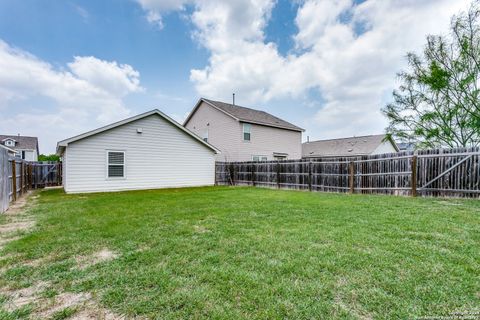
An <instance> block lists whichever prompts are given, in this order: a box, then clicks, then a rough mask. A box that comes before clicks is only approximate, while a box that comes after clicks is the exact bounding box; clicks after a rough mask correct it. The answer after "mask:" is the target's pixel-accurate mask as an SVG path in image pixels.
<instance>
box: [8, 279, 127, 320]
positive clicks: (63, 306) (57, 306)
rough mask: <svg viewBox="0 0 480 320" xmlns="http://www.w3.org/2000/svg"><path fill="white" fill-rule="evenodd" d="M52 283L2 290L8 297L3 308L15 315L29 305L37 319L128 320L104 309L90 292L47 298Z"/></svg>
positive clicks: (62, 294) (68, 293) (64, 293)
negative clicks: (47, 291) (65, 316)
mask: <svg viewBox="0 0 480 320" xmlns="http://www.w3.org/2000/svg"><path fill="white" fill-rule="evenodd" d="M49 286H50V284H49V283H48V282H38V283H37V284H35V285H34V286H31V287H28V288H21V289H17V290H15V289H9V288H3V289H0V294H1V295H2V296H4V297H5V298H6V301H5V302H4V304H3V306H2V308H3V310H5V311H7V312H15V311H16V310H19V309H21V308H23V307H25V306H27V305H31V306H32V316H33V318H34V319H49V318H55V317H57V316H58V315H60V314H72V316H68V318H69V319H77V320H87V319H105V320H117V319H125V317H124V316H121V315H117V314H115V313H113V312H111V311H110V310H108V309H105V308H103V307H100V306H99V305H98V304H97V303H96V302H95V300H94V299H93V298H92V295H91V294H90V293H72V292H62V293H60V294H58V295H56V296H54V297H51V298H49V297H45V295H43V294H42V293H43V292H44V291H45V290H46V289H47V288H49Z"/></svg>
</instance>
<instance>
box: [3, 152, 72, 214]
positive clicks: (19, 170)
mask: <svg viewBox="0 0 480 320" xmlns="http://www.w3.org/2000/svg"><path fill="white" fill-rule="evenodd" d="M59 185H62V165H61V163H59V162H28V161H24V160H21V159H17V158H9V157H8V155H7V153H6V152H3V149H2V150H0V213H2V212H4V211H6V210H7V209H8V206H9V204H10V203H11V202H14V201H16V200H17V199H18V198H19V197H21V196H22V195H23V194H24V193H26V192H27V190H28V189H36V188H43V187H47V186H59Z"/></svg>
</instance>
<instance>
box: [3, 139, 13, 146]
mask: <svg viewBox="0 0 480 320" xmlns="http://www.w3.org/2000/svg"><path fill="white" fill-rule="evenodd" d="M5 146H7V147H15V141H13V140H11V139H8V140H5Z"/></svg>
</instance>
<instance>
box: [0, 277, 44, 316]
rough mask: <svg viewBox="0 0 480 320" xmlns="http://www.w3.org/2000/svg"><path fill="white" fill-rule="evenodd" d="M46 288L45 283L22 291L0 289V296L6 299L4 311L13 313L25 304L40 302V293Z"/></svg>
mask: <svg viewBox="0 0 480 320" xmlns="http://www.w3.org/2000/svg"><path fill="white" fill-rule="evenodd" d="M47 286H48V283H47V282H38V283H37V284H35V285H34V286H31V287H28V288H22V289H9V288H2V289H0V294H2V295H3V296H5V297H7V301H6V303H5V305H4V309H5V310H6V311H9V312H13V311H15V310H16V309H19V308H21V307H23V306H26V305H27V304H33V303H36V302H38V301H39V300H40V293H41V292H42V291H43V290H44V289H45V288H46V287H47Z"/></svg>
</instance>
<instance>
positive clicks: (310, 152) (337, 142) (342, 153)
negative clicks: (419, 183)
mask: <svg viewBox="0 0 480 320" xmlns="http://www.w3.org/2000/svg"><path fill="white" fill-rule="evenodd" d="M385 140H387V141H390V142H391V143H392V146H393V147H394V148H395V150H397V151H398V147H397V146H396V144H395V142H394V141H393V140H391V139H389V138H388V137H387V135H385V134H378V135H371V136H360V137H349V138H341V139H330V140H318V141H310V142H305V143H303V144H302V156H303V157H334V156H338V157H348V156H358V155H369V154H372V153H373V152H374V151H375V149H377V148H378V146H380V145H381V144H382V142H384V141H385Z"/></svg>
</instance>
